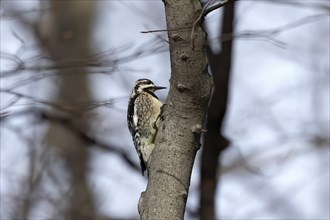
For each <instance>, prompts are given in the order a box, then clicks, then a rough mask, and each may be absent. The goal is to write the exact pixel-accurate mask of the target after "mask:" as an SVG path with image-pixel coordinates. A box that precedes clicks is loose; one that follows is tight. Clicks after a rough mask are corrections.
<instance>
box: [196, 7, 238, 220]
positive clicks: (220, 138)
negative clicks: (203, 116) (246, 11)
mask: <svg viewBox="0 0 330 220" xmlns="http://www.w3.org/2000/svg"><path fill="white" fill-rule="evenodd" d="M234 6H235V1H232V2H230V3H228V4H227V5H226V6H225V7H224V14H223V19H222V25H221V26H222V30H221V29H220V31H221V33H220V35H221V36H224V35H226V34H232V33H233V31H234V10H235V8H234ZM219 24H221V22H220V21H219ZM221 39H222V38H220V39H219V40H220V41H221ZM220 43H221V52H220V53H213V52H212V51H211V49H210V48H209V47H208V58H209V61H210V67H211V71H212V75H213V81H214V88H213V92H212V97H211V100H210V105H209V109H208V113H207V121H206V129H207V132H206V133H205V135H204V138H203V140H204V142H203V150H202V165H201V183H200V184H201V187H200V218H201V219H210V220H212V219H216V209H215V199H216V197H215V196H216V190H217V184H218V178H217V174H218V171H219V170H218V168H219V166H218V164H219V161H218V159H219V155H220V154H221V152H222V151H223V150H225V149H226V148H227V146H228V145H229V141H228V140H227V139H226V138H225V137H224V135H223V134H222V130H221V129H222V125H223V121H224V118H225V115H226V111H227V104H228V101H227V100H228V96H229V82H230V73H231V66H232V44H233V42H232V39H229V40H226V41H224V40H223V41H221V42H220Z"/></svg>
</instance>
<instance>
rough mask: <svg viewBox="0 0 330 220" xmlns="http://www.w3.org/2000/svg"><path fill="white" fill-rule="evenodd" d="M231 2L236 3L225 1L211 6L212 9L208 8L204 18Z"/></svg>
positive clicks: (229, 0)
mask: <svg viewBox="0 0 330 220" xmlns="http://www.w3.org/2000/svg"><path fill="white" fill-rule="evenodd" d="M231 1H234V0H224V1H222V2H218V3H217V4H214V5H212V6H210V7H208V8H207V9H206V10H205V11H204V12H203V15H202V16H203V17H205V16H206V15H208V14H209V13H210V12H212V11H214V10H216V9H218V8H221V7H223V6H225V5H226V4H228V3H229V2H231Z"/></svg>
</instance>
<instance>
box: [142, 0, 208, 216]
mask: <svg viewBox="0 0 330 220" xmlns="http://www.w3.org/2000/svg"><path fill="white" fill-rule="evenodd" d="M164 3H165V8H166V20H167V28H168V29H177V28H181V27H187V26H191V25H192V24H193V23H194V22H195V21H196V19H197V18H198V16H199V15H200V13H201V5H200V3H199V1H197V0H194V1H191V0H181V1H177V0H167V1H165V2H164ZM190 36H191V29H180V30H178V31H169V32H168V38H169V44H170V56H171V69H172V74H171V79H170V90H169V94H168V97H167V100H166V102H165V106H164V109H163V110H164V112H163V114H162V117H161V126H160V129H159V132H158V135H157V138H156V148H155V150H154V152H153V154H152V157H151V163H150V169H149V182H148V186H147V190H146V192H143V193H142V195H141V198H140V201H139V212H140V216H141V218H142V219H153V220H154V219H183V217H184V211H185V205H186V201H187V196H188V191H189V185H190V177H191V172H192V167H193V163H194V159H195V155H196V152H197V150H198V148H199V145H200V143H199V137H200V133H201V131H202V127H203V124H204V119H205V113H206V109H207V104H208V100H209V96H210V90H211V87H212V80H211V77H210V75H209V74H208V71H207V67H208V62H207V57H206V52H205V48H204V45H205V42H206V34H205V33H204V31H203V30H202V29H201V28H200V27H199V26H198V27H196V28H195V31H194V49H192V45H191V39H190Z"/></svg>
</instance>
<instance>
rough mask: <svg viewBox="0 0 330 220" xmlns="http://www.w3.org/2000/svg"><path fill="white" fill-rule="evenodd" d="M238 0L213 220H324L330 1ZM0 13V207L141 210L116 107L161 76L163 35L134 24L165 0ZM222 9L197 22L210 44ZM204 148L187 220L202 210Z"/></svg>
mask: <svg viewBox="0 0 330 220" xmlns="http://www.w3.org/2000/svg"><path fill="white" fill-rule="evenodd" d="M215 2H216V1H215ZM235 4H236V8H235V16H234V17H235V19H234V24H235V33H234V34H233V35H230V36H227V38H228V37H229V38H230V39H231V38H234V41H233V56H232V60H231V62H232V71H231V80H230V84H229V98H228V110H227V113H226V117H225V121H224V127H223V133H224V135H225V136H226V137H227V139H228V140H230V145H229V146H228V147H227V148H226V149H225V150H224V151H223V152H222V157H221V158H222V160H221V163H219V169H218V174H217V178H219V179H218V180H219V181H218V189H217V192H216V195H215V198H216V216H217V219H320V220H321V219H322V220H323V219H324V220H325V219H329V218H330V214H329V213H330V208H329V207H330V202H329V200H330V192H329V178H330V177H329V175H330V173H329V172H330V170H329V166H330V164H329V163H330V162H329V161H330V159H329V157H330V153H329V142H330V137H329V132H330V129H329V92H330V91H329V70H330V67H329V60H330V55H329V48H330V43H329V37H330V30H329V26H330V17H329V13H330V3H329V1H327V0H320V1H318V0H312V1H309V0H300V1H294V0H287V1H266V0H260V1H257V0H253V1H249V0H244V1H237V2H235ZM0 12H1V26H0V27H1V39H0V40H1V48H0V49H1V60H0V61H1V78H0V79H1V90H0V95H1V176H0V177H1V179H0V181H1V182H0V184H1V216H0V218H1V219H19V218H21V219H27V218H28V219H50V218H53V219H54V218H56V219H61V218H64V217H65V216H71V217H76V218H89V219H96V218H100V219H101V218H111V219H118V218H121V219H134V218H135V219H136V218H138V217H139V215H138V213H137V202H138V199H139V197H140V193H141V192H142V191H144V190H145V188H146V185H147V179H146V177H143V176H141V173H140V171H139V162H138V157H137V156H136V152H135V149H134V146H133V142H132V140H131V136H130V134H129V132H128V129H127V125H126V108H127V102H128V97H129V94H130V92H131V87H132V85H133V83H134V82H135V80H137V79H139V78H149V79H151V80H152V81H154V82H155V83H156V84H158V85H162V86H167V87H169V81H168V80H169V78H170V72H171V70H170V62H169V51H168V43H167V33H166V32H154V33H148V34H143V33H141V31H151V30H162V29H166V23H165V14H164V6H163V3H162V1H139V0H135V1H125V0H123V1H51V2H47V1H27V0H24V1H2V2H1V11H0ZM222 12H223V8H221V9H219V10H217V11H214V12H212V13H210V14H209V15H208V16H207V17H206V20H205V22H206V29H207V31H208V40H209V45H210V47H211V48H212V50H213V51H214V52H217V51H220V50H221V46H220V43H219V42H221V40H223V41H224V40H226V37H222V38H220V31H221V29H220V27H221V24H222V23H221V22H222ZM227 40H228V39H227ZM219 62H221V61H219ZM166 93H167V91H160V92H158V93H157V94H158V96H159V97H160V99H161V100H163V101H164V100H165V98H166ZM215 147H216V146H215ZM200 152H201V150H200V151H199V152H198V155H197V158H196V162H195V166H194V170H193V175H192V181H191V187H190V192H189V197H188V202H187V211H186V219H197V218H198V216H199V215H198V212H199V206H200V205H199V204H200V202H199V198H200V195H199V189H200V176H201V175H200V166H201V162H200ZM220 167H221V169H220Z"/></svg>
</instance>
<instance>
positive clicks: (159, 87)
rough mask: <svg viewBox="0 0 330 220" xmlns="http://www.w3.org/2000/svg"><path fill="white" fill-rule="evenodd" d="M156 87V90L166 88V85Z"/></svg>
mask: <svg viewBox="0 0 330 220" xmlns="http://www.w3.org/2000/svg"><path fill="white" fill-rule="evenodd" d="M154 88H155V90H159V89H166V87H163V86H155V87H154Z"/></svg>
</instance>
